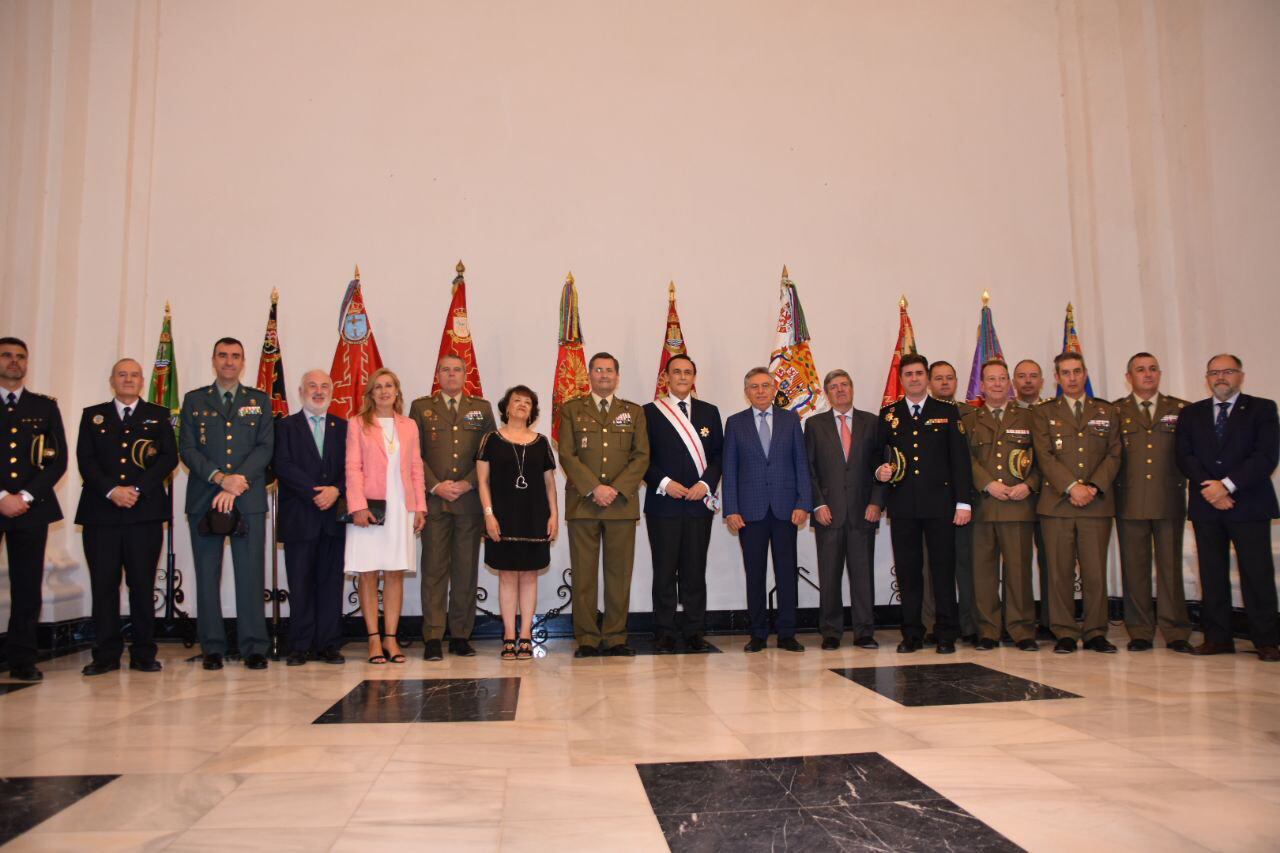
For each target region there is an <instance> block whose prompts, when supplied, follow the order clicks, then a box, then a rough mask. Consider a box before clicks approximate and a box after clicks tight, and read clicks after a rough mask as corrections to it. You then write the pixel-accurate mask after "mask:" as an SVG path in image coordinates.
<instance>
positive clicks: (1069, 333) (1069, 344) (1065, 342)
mask: <svg viewBox="0 0 1280 853" xmlns="http://www.w3.org/2000/svg"><path fill="white" fill-rule="evenodd" d="M1062 351H1063V352H1074V353H1076V354H1077V355H1079V356H1080V357H1081V358H1083V357H1084V350H1082V349H1081V348H1080V335H1079V333H1078V332H1076V309H1075V308H1074V307H1073V306H1072V305H1071V303H1070V302H1068V303H1067V316H1066V317H1065V318H1063V320H1062ZM1084 393H1085V396H1088V397H1092V396H1093V382H1092V380H1089V379H1085V381H1084ZM1055 396H1058V397H1061V396H1062V386H1061V385H1059V386H1058V393H1057V394H1056V395H1055Z"/></svg>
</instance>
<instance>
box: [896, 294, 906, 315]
mask: <svg viewBox="0 0 1280 853" xmlns="http://www.w3.org/2000/svg"><path fill="white" fill-rule="evenodd" d="M898 307H899V308H901V309H902V310H903V311H906V310H907V294H905V293H904V294H902V298H901V299H899V300H898Z"/></svg>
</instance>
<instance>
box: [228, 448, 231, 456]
mask: <svg viewBox="0 0 1280 853" xmlns="http://www.w3.org/2000/svg"><path fill="white" fill-rule="evenodd" d="M227 455H228V456H230V455H231V448H230V447H228V448H227Z"/></svg>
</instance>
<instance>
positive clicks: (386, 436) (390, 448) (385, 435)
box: [380, 418, 396, 456]
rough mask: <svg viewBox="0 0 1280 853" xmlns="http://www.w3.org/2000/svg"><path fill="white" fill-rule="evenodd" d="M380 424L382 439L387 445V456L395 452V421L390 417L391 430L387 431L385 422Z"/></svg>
mask: <svg viewBox="0 0 1280 853" xmlns="http://www.w3.org/2000/svg"><path fill="white" fill-rule="evenodd" d="M380 426H381V427H382V440H383V441H385V442H386V445H387V455H388V456H390V455H391V454H392V453H395V452H396V422H395V418H392V419H391V432H387V427H386V425H385V424H380Z"/></svg>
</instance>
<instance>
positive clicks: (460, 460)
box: [409, 355, 496, 660]
mask: <svg viewBox="0 0 1280 853" xmlns="http://www.w3.org/2000/svg"><path fill="white" fill-rule="evenodd" d="M466 379H467V366H466V363H465V362H463V360H462V359H461V358H459V357H458V356H456V355H446V356H444V357H442V358H441V359H440V361H439V363H438V364H436V380H437V381H438V382H439V383H440V391H439V392H438V393H436V394H432V395H431V396H429V397H419V398H418V399H417V400H414V401H413V406H412V407H411V408H410V409H409V417H411V418H413V420H414V421H415V422H416V423H417V424H418V437H419V440H420V441H421V443H422V462H423V470H424V473H425V475H426V484H427V529H426V532H425V534H424V535H423V537H422V586H421V590H422V638H423V639H424V640H425V641H426V643H425V649H424V651H423V657H424V658H425V659H426V660H443V658H444V649H443V648H442V647H441V641H442V640H443V639H444V632H445V628H446V626H447V627H448V629H449V653H450V654H453V655H459V656H461V657H471V656H472V655H474V654H475V650H474V649H473V648H472V647H471V643H470V637H471V629H472V628H473V627H474V626H475V622H476V585H477V583H478V582H479V567H480V537H481V536H482V535H483V534H484V515H483V514H482V513H481V509H480V492H478V491H477V490H476V451H477V450H478V449H479V447H480V440H481V439H482V438H484V437H485V436H486V435H487V434H489V433H490V432H492V431H493V430H494V429H496V427H495V425H494V420H493V407H492V406H490V405H489V401H488V400H482V399H480V398H479V397H472V396H469V395H467V394H465V393H463V390H462V389H463V386H464V385H465V384H466Z"/></svg>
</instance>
